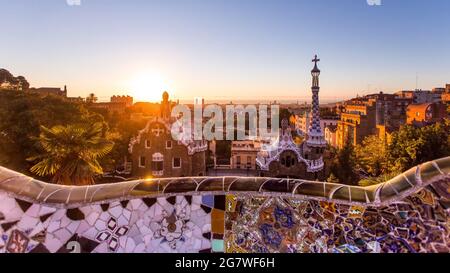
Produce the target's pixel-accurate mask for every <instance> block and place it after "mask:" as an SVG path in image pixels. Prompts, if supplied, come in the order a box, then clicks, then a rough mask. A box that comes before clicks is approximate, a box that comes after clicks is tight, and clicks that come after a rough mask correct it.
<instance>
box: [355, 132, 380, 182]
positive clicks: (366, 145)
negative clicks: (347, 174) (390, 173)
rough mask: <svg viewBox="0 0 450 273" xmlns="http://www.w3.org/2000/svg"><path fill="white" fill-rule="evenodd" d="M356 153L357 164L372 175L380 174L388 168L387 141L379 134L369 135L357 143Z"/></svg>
mask: <svg viewBox="0 0 450 273" xmlns="http://www.w3.org/2000/svg"><path fill="white" fill-rule="evenodd" d="M355 155H356V162H357V166H358V167H359V168H361V169H362V170H364V171H365V172H367V173H368V174H370V175H371V176H379V175H381V174H382V173H384V172H385V171H386V169H387V143H386V142H385V141H384V140H383V139H381V138H379V137H378V136H375V135H372V136H368V137H366V138H365V139H364V140H363V142H362V143H361V144H360V145H356V147H355Z"/></svg>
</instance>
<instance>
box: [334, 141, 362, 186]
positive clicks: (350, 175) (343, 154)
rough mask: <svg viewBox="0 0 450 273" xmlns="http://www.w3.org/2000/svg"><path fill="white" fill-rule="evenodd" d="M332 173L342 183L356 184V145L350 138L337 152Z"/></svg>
mask: <svg viewBox="0 0 450 273" xmlns="http://www.w3.org/2000/svg"><path fill="white" fill-rule="evenodd" d="M331 173H332V174H333V175H334V176H335V177H337V178H338V180H339V181H340V183H342V184H348V185H356V183H357V181H358V174H357V173H356V160H355V151H354V146H353V144H352V143H351V140H350V138H349V139H348V140H347V141H346V143H345V145H344V147H343V148H342V149H340V150H339V151H338V152H337V154H336V157H335V160H334V161H333V163H332V165H331Z"/></svg>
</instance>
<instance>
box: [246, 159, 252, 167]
mask: <svg viewBox="0 0 450 273" xmlns="http://www.w3.org/2000/svg"><path fill="white" fill-rule="evenodd" d="M251 168H252V157H251V156H247V169H251Z"/></svg>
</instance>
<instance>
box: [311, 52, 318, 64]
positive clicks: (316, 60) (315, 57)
mask: <svg viewBox="0 0 450 273" xmlns="http://www.w3.org/2000/svg"><path fill="white" fill-rule="evenodd" d="M312 61H313V63H315V64H316V65H317V62H320V59H317V54H316V55H315V56H314V59H313V60H312Z"/></svg>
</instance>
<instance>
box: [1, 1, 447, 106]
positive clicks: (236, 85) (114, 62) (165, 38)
mask: <svg viewBox="0 0 450 273" xmlns="http://www.w3.org/2000/svg"><path fill="white" fill-rule="evenodd" d="M381 1H382V6H369V5H368V4H367V1H366V0H179V1H175V0H81V5H80V6H70V5H68V4H67V3H66V0H39V1H35V0H0V7H1V16H0V24H1V26H2V28H1V43H0V67H1V68H6V69H8V70H9V71H11V72H12V73H13V74H14V75H24V76H25V77H26V78H27V79H28V80H29V81H30V83H31V85H32V86H35V87H40V86H56V87H62V86H63V85H64V84H67V86H68V89H69V96H86V95H87V94H88V93H90V92H94V93H95V94H97V95H98V96H99V97H100V98H101V99H103V100H106V99H107V98H108V97H109V96H110V95H113V94H127V93H128V94H131V95H134V96H135V97H137V99H138V100H142V99H149V100H155V99H159V98H160V96H161V93H162V91H163V90H160V89H169V90H168V91H169V93H171V94H172V97H175V98H180V99H192V98H194V97H205V98H206V99H207V100H208V99H210V100H211V99H227V100H228V99H230V100H237V99H238V98H241V99H278V100H282V99H299V100H303V99H305V98H309V97H310V85H311V84H310V81H311V80H310V78H311V76H310V70H311V68H312V63H311V59H312V58H313V55H314V54H318V55H319V58H321V60H322V61H321V62H320V64H319V67H320V69H321V70H322V75H321V94H320V96H321V98H324V99H327V98H328V99H330V98H346V97H353V96H356V94H359V95H362V94H366V93H367V92H369V91H372V92H374V91H375V90H376V91H378V90H384V91H385V92H394V91H397V90H400V89H413V88H415V87H416V75H418V76H419V77H418V78H419V81H418V87H419V88H423V89H431V88H432V87H437V86H443V85H444V84H445V83H446V82H450V19H449V18H450V1H448V0H381Z"/></svg>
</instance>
